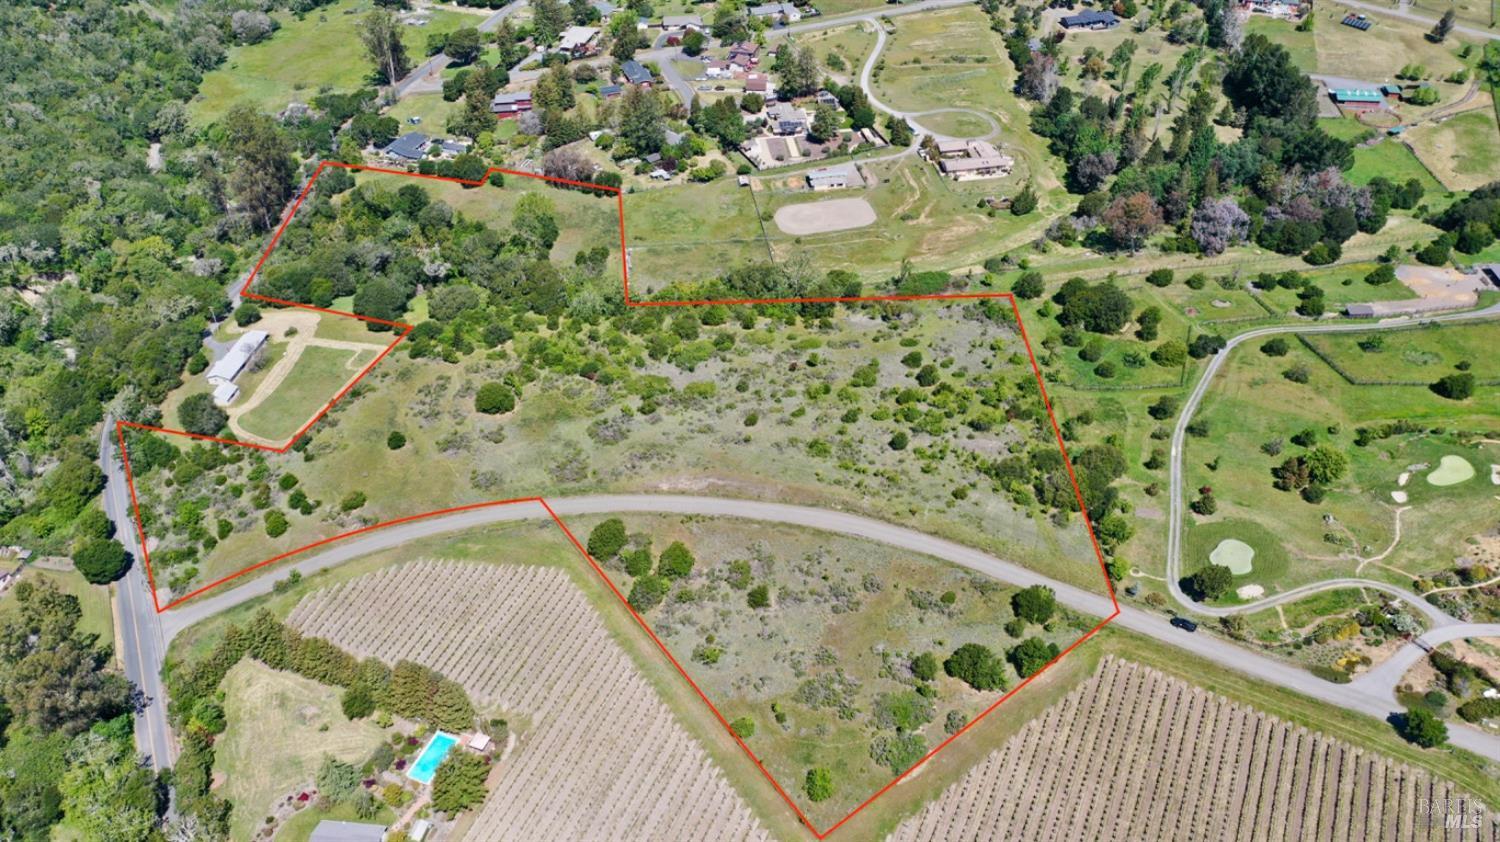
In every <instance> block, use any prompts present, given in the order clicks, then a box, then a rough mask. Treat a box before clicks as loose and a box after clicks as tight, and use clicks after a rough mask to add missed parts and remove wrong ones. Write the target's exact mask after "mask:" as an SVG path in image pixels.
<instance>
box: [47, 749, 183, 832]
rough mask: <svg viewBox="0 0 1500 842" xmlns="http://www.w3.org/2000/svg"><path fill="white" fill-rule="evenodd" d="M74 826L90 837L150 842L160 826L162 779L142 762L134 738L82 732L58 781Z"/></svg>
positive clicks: (70, 822) (69, 750)
mask: <svg viewBox="0 0 1500 842" xmlns="http://www.w3.org/2000/svg"><path fill="white" fill-rule="evenodd" d="M58 791H59V792H60V793H61V794H62V807H63V812H64V814H66V815H67V817H68V825H69V827H71V828H72V829H73V831H74V832H76V833H78V834H79V836H80V837H81V838H84V839H108V840H110V842H117V840H118V842H145V840H147V839H150V838H152V836H153V834H154V832H155V830H156V821H157V813H158V810H159V807H160V806H161V805H159V804H158V803H157V802H158V798H157V792H158V788H157V786H156V778H155V776H154V775H153V774H152V773H151V771H150V770H149V769H147V768H145V767H143V766H142V765H141V764H139V763H137V762H136V758H135V751H134V748H133V746H132V745H131V744H130V742H129V739H128V738H127V739H126V740H117V739H111V738H109V737H106V736H104V735H101V734H98V733H92V732H91V733H87V734H82V735H80V736H79V737H78V738H77V739H76V740H74V741H73V745H72V746H70V747H69V749H68V771H67V773H66V774H65V775H63V778H62V780H61V781H60V782H59V783H58Z"/></svg>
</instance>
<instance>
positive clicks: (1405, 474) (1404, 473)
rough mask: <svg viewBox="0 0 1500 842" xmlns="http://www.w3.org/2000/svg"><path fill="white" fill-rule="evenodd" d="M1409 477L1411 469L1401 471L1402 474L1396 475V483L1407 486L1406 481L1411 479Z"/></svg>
mask: <svg viewBox="0 0 1500 842" xmlns="http://www.w3.org/2000/svg"><path fill="white" fill-rule="evenodd" d="M1409 479H1411V471H1402V472H1401V476H1399V477H1396V485H1399V486H1401V487H1402V488H1405V487H1406V481H1407V480H1409Z"/></svg>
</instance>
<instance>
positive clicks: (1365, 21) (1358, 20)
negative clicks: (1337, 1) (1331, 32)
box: [1339, 15, 1375, 32]
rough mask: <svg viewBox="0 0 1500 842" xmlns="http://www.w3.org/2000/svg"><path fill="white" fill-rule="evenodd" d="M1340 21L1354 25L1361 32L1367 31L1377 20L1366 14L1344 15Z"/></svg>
mask: <svg viewBox="0 0 1500 842" xmlns="http://www.w3.org/2000/svg"><path fill="white" fill-rule="evenodd" d="M1339 23H1342V24H1343V25H1344V26H1352V27H1354V28H1355V29H1358V30H1359V31H1360V32H1367V31H1369V29H1370V26H1371V25H1372V24H1374V23H1375V22H1374V21H1372V20H1370V19H1369V18H1367V17H1365V16H1364V15H1344V19H1343V20H1341V21H1339Z"/></svg>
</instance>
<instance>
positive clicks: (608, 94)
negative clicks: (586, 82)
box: [599, 85, 625, 99]
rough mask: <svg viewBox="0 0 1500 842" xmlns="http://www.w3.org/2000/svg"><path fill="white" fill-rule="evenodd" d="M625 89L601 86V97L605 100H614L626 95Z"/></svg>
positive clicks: (616, 86)
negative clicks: (623, 94)
mask: <svg viewBox="0 0 1500 842" xmlns="http://www.w3.org/2000/svg"><path fill="white" fill-rule="evenodd" d="M624 92H625V89H624V88H623V87H621V86H619V85H600V86H599V96H600V97H602V98H604V99H614V98H615V97H617V96H619V95H620V94H622V93H624Z"/></svg>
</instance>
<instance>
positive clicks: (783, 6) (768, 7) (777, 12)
mask: <svg viewBox="0 0 1500 842" xmlns="http://www.w3.org/2000/svg"><path fill="white" fill-rule="evenodd" d="M750 16H751V17H754V18H761V19H763V20H769V21H770V22H771V23H773V24H775V23H796V22H797V21H799V20H802V12H800V11H798V9H797V7H796V6H794V5H792V4H791V3H766V4H765V5H762V6H751V7H750Z"/></svg>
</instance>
